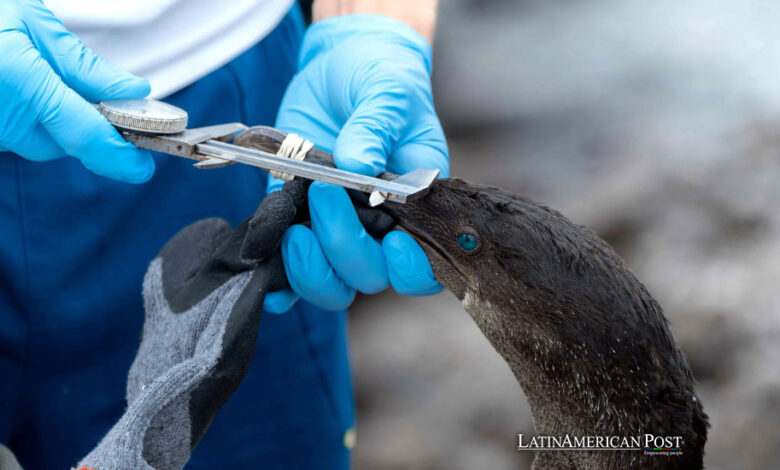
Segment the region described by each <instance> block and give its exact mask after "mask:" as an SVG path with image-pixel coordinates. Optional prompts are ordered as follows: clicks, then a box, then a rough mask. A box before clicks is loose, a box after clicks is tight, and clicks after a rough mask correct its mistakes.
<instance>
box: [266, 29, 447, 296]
mask: <svg viewBox="0 0 780 470" xmlns="http://www.w3.org/2000/svg"><path fill="white" fill-rule="evenodd" d="M430 69H431V48H430V45H429V44H428V42H427V41H426V40H425V39H424V38H423V37H422V36H420V35H419V34H418V33H417V32H416V31H414V30H413V29H412V28H410V27H408V26H407V25H405V24H403V23H400V22H398V21H396V20H393V19H390V18H387V17H383V16H377V15H347V16H338V17H333V18H329V19H325V20H322V21H318V22H316V23H314V24H313V25H312V26H311V27H310V28H309V30H308V31H307V33H306V36H305V37H304V41H303V46H302V49H301V55H300V71H299V72H298V74H297V75H296V76H295V78H294V79H293V81H292V83H291V84H290V86H289V88H288V89H287V92H286V94H285V96H284V99H283V101H282V105H281V108H280V111H279V116H278V118H277V123H276V126H277V127H278V128H280V129H282V130H285V131H287V132H294V133H297V134H299V135H302V136H303V137H305V138H307V139H309V140H311V141H313V142H315V143H316V144H317V145H318V146H319V147H321V148H323V149H324V150H327V151H332V152H333V153H334V160H335V163H336V166H337V167H339V168H341V169H344V170H349V171H353V172H357V173H363V174H369V175H378V174H380V173H382V172H384V171H390V172H393V173H398V174H401V173H406V172H408V171H412V170H414V169H416V168H421V167H422V168H430V169H439V170H440V172H441V173H440V176H441V177H446V176H448V175H449V157H448V153H447V145H446V142H445V139H444V133H443V131H442V128H441V125H440V123H439V120H438V117H437V116H436V112H435V110H434V106H433V98H432V93H431V84H430ZM280 184H281V183H280V182H279V181H278V180H274V179H272V180H271V181H270V183H269V188H270V189H271V190H273V189H277V188H278V187H279V186H280ZM309 209H310V214H311V229H309V228H308V227H304V226H294V227H291V228H290V229H289V230H288V232H287V233H286V234H285V236H284V238H283V241H282V254H283V259H284V263H285V269H286V272H287V278H288V280H289V282H290V285H291V286H292V287H293V289H294V291H295V292H296V293H297V294H299V295H300V296H302V297H303V298H304V299H306V300H308V301H310V302H312V303H314V304H316V305H318V306H320V307H322V308H326V309H330V310H338V309H343V308H346V307H347V306H348V305H349V304H350V303H351V302H352V300H353V298H354V296H355V292H356V291H360V292H364V293H376V292H379V291H381V290H383V289H385V288H386V287H388V286H389V285H392V286H393V287H394V288H395V290H397V291H398V292H400V293H402V294H406V295H427V294H432V293H435V292H438V291H439V290H441V286H440V285H439V284H438V283H437V282H436V281H435V280H434V278H433V271H432V269H431V268H430V264H429V262H428V260H427V258H426V257H425V254H424V252H423V251H422V249H421V248H420V246H419V245H417V243H416V242H415V241H414V240H413V239H412V238H411V237H409V236H406V235H404V234H402V233H400V232H392V233H390V234H388V235H387V236H386V237H385V239H384V240H383V242H382V243H381V244H380V243H379V242H377V241H376V240H374V239H373V238H372V237H371V236H369V235H368V234H367V233H366V231H365V229H364V228H363V227H362V226H361V224H360V222H359V220H358V218H357V216H356V214H355V209H354V207H353V206H352V203H351V202H350V200H349V197H348V196H347V194H346V192H345V191H344V190H343V189H342V188H338V187H334V186H329V185H325V184H321V183H314V184H312V185H311V187H310V189H309ZM279 295H281V294H279ZM276 298H277V297H276V296H275V295H272V296H268V297H267V298H266V306H267V307H268V303H269V302H270V301H272V300H275V299H276ZM280 303H281V302H280ZM277 309H278V306H277Z"/></svg>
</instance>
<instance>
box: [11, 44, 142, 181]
mask: <svg viewBox="0 0 780 470" xmlns="http://www.w3.org/2000/svg"><path fill="white" fill-rule="evenodd" d="M3 45H4V46H6V47H9V50H11V51H13V52H12V53H13V54H14V57H13V61H14V67H13V68H12V69H10V70H3V71H2V72H3V79H4V80H5V81H6V86H8V87H10V88H11V89H12V90H13V93H16V96H17V99H18V100H19V101H20V102H22V103H27V105H28V106H29V109H30V113H29V114H27V113H25V114H24V115H23V116H21V118H22V119H24V118H25V117H27V118H28V119H30V118H32V119H34V121H33V122H25V123H24V124H23V125H21V124H18V125H16V126H15V128H17V129H24V130H25V131H26V130H27V129H32V128H34V127H35V125H36V123H37V124H39V125H41V126H42V127H43V128H44V129H45V130H46V131H47V132H48V133H49V134H50V136H51V137H52V139H53V140H54V141H55V142H56V143H57V144H58V145H59V146H60V147H61V148H62V149H63V150H64V152H65V153H66V154H68V155H71V156H74V157H76V158H78V159H79V160H81V162H82V163H83V164H84V165H85V166H86V167H87V168H89V169H90V170H92V171H94V172H95V173H98V174H100V175H103V176H107V177H110V178H113V179H118V180H122V181H127V182H131V183H141V182H144V181H147V180H148V179H149V178H150V177H151V175H152V173H153V172H154V161H153V160H152V157H151V155H150V154H149V153H148V152H147V151H145V150H141V149H137V148H135V147H134V146H133V145H132V144H130V143H128V142H126V141H125V140H124V139H122V137H121V136H120V135H119V133H118V132H117V131H116V129H114V127H113V126H112V125H111V124H109V122H108V121H107V120H106V119H105V118H104V117H103V116H101V115H100V113H99V112H98V111H97V110H96V109H95V108H94V107H93V106H92V105H90V104H89V103H87V102H86V101H84V99H83V98H81V97H80V96H79V95H78V94H76V92H74V91H73V90H71V89H70V88H68V87H67V86H66V85H65V83H63V81H62V80H61V79H60V77H59V76H58V75H57V74H56V73H55V72H54V70H52V68H51V67H50V66H49V64H48V63H47V62H46V61H45V60H44V59H43V58H42V57H41V55H40V54H39V52H38V51H37V50H36V49H35V48H34V46H33V44H32V43H31V42H30V39H29V38H28V37H27V36H25V35H23V34H21V33H19V34H16V35H13V34H11V35H10V36H9V35H6V36H4V40H3ZM10 139H11V140H13V136H11V138H10ZM3 142H4V143H5V144H8V143H9V140H6V139H4V140H3ZM8 147H10V148H11V149H12V150H16V149H14V148H13V145H8ZM21 155H22V156H24V154H21Z"/></svg>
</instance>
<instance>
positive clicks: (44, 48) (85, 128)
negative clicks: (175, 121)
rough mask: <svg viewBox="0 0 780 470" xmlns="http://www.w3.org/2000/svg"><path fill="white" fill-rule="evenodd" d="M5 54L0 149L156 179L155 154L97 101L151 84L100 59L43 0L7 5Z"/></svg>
mask: <svg viewBox="0 0 780 470" xmlns="http://www.w3.org/2000/svg"><path fill="white" fill-rule="evenodd" d="M0 50H1V51H3V52H2V54H0V102H2V103H3V106H1V107H0V151H2V150H8V151H12V152H14V153H17V154H18V155H20V156H22V157H24V158H27V159H29V160H35V161H46V160H53V159H56V158H60V157H64V156H66V155H70V156H73V157H76V158H78V159H79V160H80V161H81V162H82V163H83V164H84V166H85V167H87V168H88V169H89V170H91V171H93V172H95V173H97V174H99V175H102V176H106V177H109V178H113V179H116V180H120V181H126V182H130V183H142V182H145V181H147V180H148V179H149V178H151V176H152V174H153V173H154V160H153V159H152V157H151V155H150V154H149V153H148V152H147V151H145V150H141V149H137V148H136V147H134V146H133V145H131V144H129V143H127V142H125V140H124V139H122V137H121V136H120V135H119V133H118V132H117V131H116V129H114V127H113V126H111V124H109V122H108V121H106V120H105V119H104V118H103V117H102V116H101V115H100V113H99V112H98V111H97V110H96V109H95V108H94V107H93V106H92V105H91V104H90V103H89V102H98V101H100V100H105V99H117V98H143V97H144V96H146V95H148V94H149V90H150V88H149V83H148V82H147V81H146V80H144V79H142V78H139V77H136V76H134V75H132V74H130V73H128V72H125V71H123V70H122V69H120V68H118V67H116V66H114V65H112V64H110V63H108V62H106V61H105V60H103V59H102V58H100V57H98V56H97V55H95V53H93V52H92V51H91V50H89V49H87V48H86V47H85V46H84V45H83V44H82V43H81V41H80V40H79V39H78V38H77V37H75V36H74V35H73V34H71V33H69V32H68V31H67V30H66V29H65V27H64V26H63V25H62V23H61V22H60V21H59V20H58V19H57V18H55V17H54V15H53V14H52V13H51V11H49V10H48V9H46V7H45V6H44V5H43V3H42V2H40V1H36V0H7V1H3V2H2V3H0Z"/></svg>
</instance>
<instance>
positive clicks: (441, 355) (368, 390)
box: [351, 0, 780, 470]
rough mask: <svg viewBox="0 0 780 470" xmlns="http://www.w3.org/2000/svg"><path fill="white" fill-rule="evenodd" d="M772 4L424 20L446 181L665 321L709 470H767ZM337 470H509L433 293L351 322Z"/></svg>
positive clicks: (452, 321)
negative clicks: (544, 208)
mask: <svg viewBox="0 0 780 470" xmlns="http://www.w3.org/2000/svg"><path fill="white" fill-rule="evenodd" d="M779 14H780V4H777V3H774V2H768V1H760V0H743V1H740V2H737V1H733V0H732V1H717V0H689V1H687V2H677V1H674V0H657V1H655V2H639V1H630V0H629V1H626V0H591V1H587V2H586V1H579V0H568V1H559V2H549V1H542V0H538V1H531V0H524V1H518V0H503V1H495V0H494V1H485V0H449V1H447V0H445V1H444V2H443V4H442V7H441V19H440V27H439V31H438V35H437V41H436V44H435V51H436V59H435V73H434V82H435V89H436V94H437V105H438V108H439V110H440V113H441V117H442V122H443V123H444V126H445V130H446V132H447V135H448V138H449V141H450V146H451V154H452V168H453V171H452V173H453V174H454V175H456V176H460V177H464V178H467V179H470V180H473V181H479V182H482V183H490V184H496V185H499V186H502V187H504V188H506V189H510V190H513V191H516V192H518V193H520V194H523V195H526V196H529V197H532V198H534V199H536V200H538V201H540V202H543V203H545V204H546V205H549V206H551V207H553V208H556V209H558V210H560V211H561V212H563V213H564V214H566V215H567V216H568V217H569V218H571V219H573V220H575V221H577V222H579V223H582V224H585V225H588V226H590V227H591V228H593V229H594V230H596V231H597V232H598V233H600V234H601V235H602V236H603V237H604V238H605V239H606V240H607V241H609V242H610V243H612V244H613V246H614V247H615V248H616V249H617V250H618V251H619V252H620V253H621V254H622V255H623V256H624V257H625V258H626V260H627V261H628V263H629V264H630V265H631V266H632V268H633V269H634V271H635V272H636V274H637V276H638V277H639V278H640V279H641V280H643V282H645V284H646V285H647V286H648V288H649V289H650V291H651V292H652V293H653V294H654V295H655V297H656V298H657V299H658V300H659V301H660V302H661V304H662V305H663V306H664V307H665V310H666V313H667V316H668V317H669V319H670V320H671V324H672V330H673V331H674V333H675V335H676V337H677V339H678V341H679V342H680V344H681V346H682V348H683V350H684V351H685V353H686V355H687V357H688V359H689V362H690V363H691V366H692V368H693V371H694V375H695V376H696V377H697V379H698V380H699V387H698V391H699V395H700V397H701V399H702V402H703V403H704V406H705V410H706V411H707V412H708V413H709V415H710V418H711V424H712V428H711V429H710V438H709V441H708V445H707V456H706V460H705V462H706V464H707V467H708V468H710V469H731V468H740V469H775V468H780V446H779V445H778V444H780V367H778V363H780V313H779V312H778V310H779V309H778V305H779V304H780V288H778V280H780V263H778V261H780V132H779V131H778V130H779V129H780V80H779V79H778V78H779V77H780V28H778V27H777V24H776V21H775V20H774V19H775V18H778V17H780V16H778V15H779ZM351 342H352V361H353V364H354V381H355V389H356V395H357V402H358V410H359V418H358V419H359V433H358V446H357V448H356V451H355V456H354V464H355V467H356V468H358V469H364V468H366V469H369V468H370V469H376V470H383V469H388V470H389V469H407V468H420V469H445V468H446V469H454V470H457V469H505V468H506V469H509V468H528V467H529V465H530V457H531V455H528V454H523V453H518V452H516V451H515V450H514V445H515V436H516V434H517V433H519V432H526V433H528V432H531V430H532V429H533V427H532V422H531V416H530V411H529V408H528V405H527V403H526V401H525V398H524V396H523V393H522V390H521V389H520V387H519V386H518V385H517V383H516V382H515V380H514V378H513V377H512V375H511V373H510V371H509V369H508V367H507V366H506V365H505V364H504V363H503V361H502V360H501V359H500V358H499V356H498V355H497V354H496V353H495V352H494V351H493V350H492V348H491V347H490V345H489V344H488V343H487V341H486V340H485V338H484V337H482V335H481V333H480V332H479V330H478V329H477V327H476V326H475V325H474V324H473V323H472V321H471V320H470V319H469V318H468V316H467V314H466V313H465V312H464V311H463V309H462V307H461V306H460V304H459V303H458V302H457V299H455V298H454V296H453V295H452V294H450V293H448V292H445V293H442V294H440V295H438V296H434V297H430V298H403V297H400V296H397V295H395V294H393V293H385V294H382V295H379V296H374V297H362V298H360V299H359V301H358V303H357V305H356V306H355V308H354V309H353V311H352V312H351Z"/></svg>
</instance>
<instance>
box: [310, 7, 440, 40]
mask: <svg viewBox="0 0 780 470" xmlns="http://www.w3.org/2000/svg"><path fill="white" fill-rule="evenodd" d="M438 6H439V0H316V1H315V2H314V4H313V6H312V19H313V21H319V20H323V19H325V18H330V17H333V16H341V15H352V14H356V13H368V14H374V15H382V16H387V17H390V18H393V19H396V20H398V21H400V22H401V23H404V24H407V25H409V26H411V27H412V28H413V29H414V30H415V31H417V32H418V33H420V34H421V35H422V36H423V37H424V38H425V39H427V40H428V42H429V43H431V44H432V43H433V32H434V28H435V27H436V11H437V7H438Z"/></svg>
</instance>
